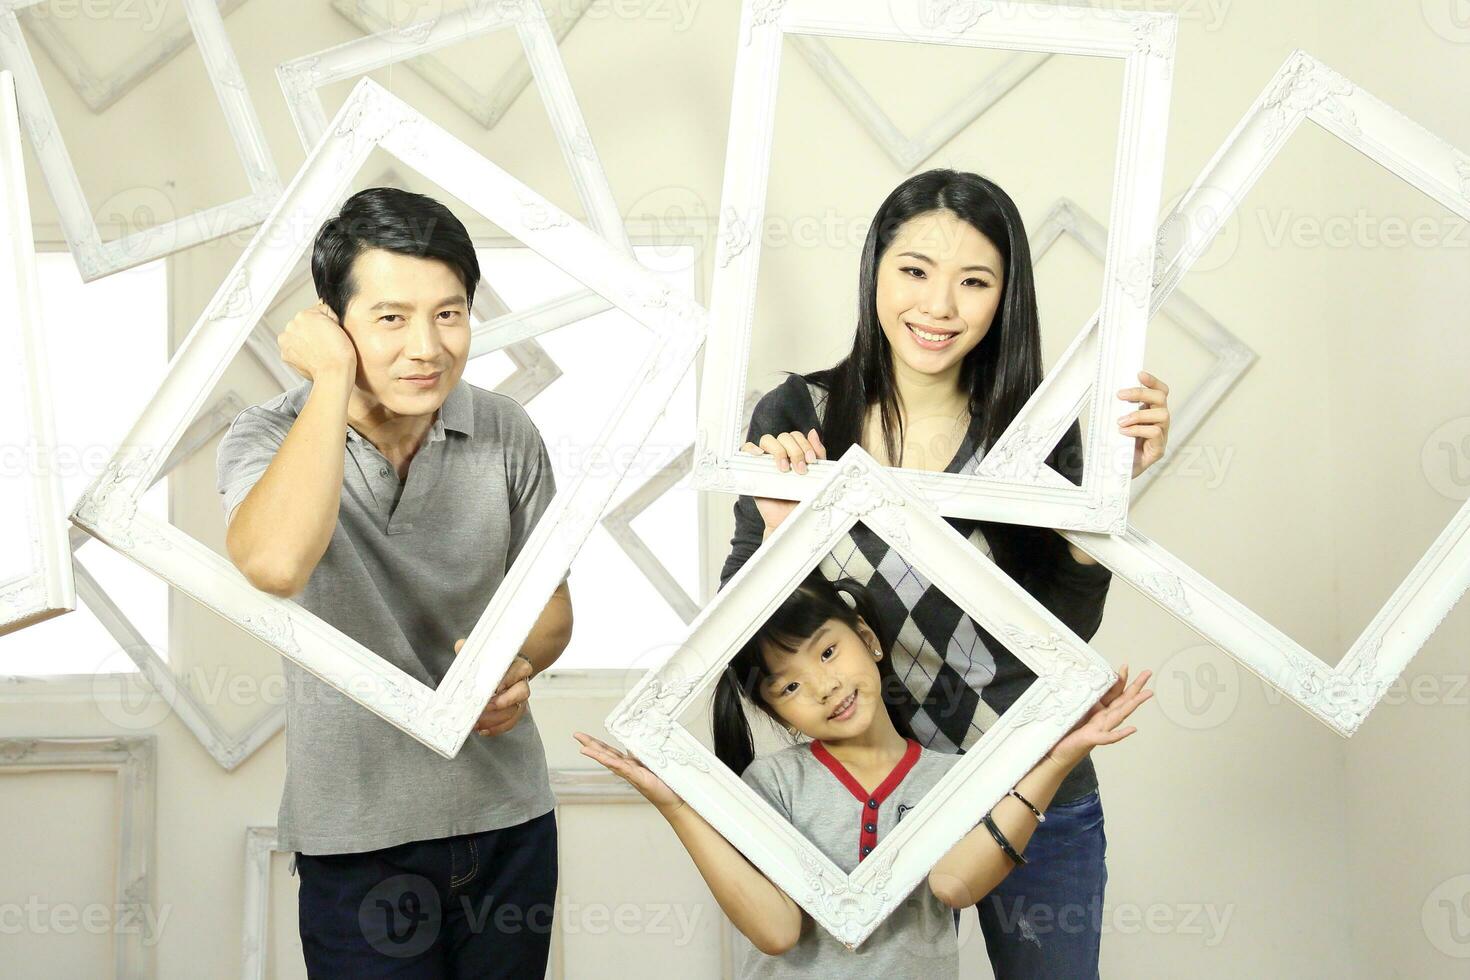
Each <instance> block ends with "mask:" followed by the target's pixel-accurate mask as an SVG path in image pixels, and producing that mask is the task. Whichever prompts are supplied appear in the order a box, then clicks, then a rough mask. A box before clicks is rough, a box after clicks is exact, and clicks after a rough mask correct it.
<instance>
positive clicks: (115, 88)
mask: <svg viewBox="0 0 1470 980" xmlns="http://www.w3.org/2000/svg"><path fill="white" fill-rule="evenodd" d="M244 2H245V0H217V3H216V5H217V6H218V7H219V13H220V16H221V17H225V16H227V15H228V14H230V13H231V12H232V11H233V10H234V9H235V8H236V7H238V6H240V4H242V3H244ZM122 9H125V5H123V4H119V5H118V10H119V11H121V10H122ZM21 23H23V24H24V25H25V28H26V32H27V33H29V34H30V35H31V37H32V38H34V39H35V42H36V46H37V47H39V48H40V49H41V50H42V51H45V52H46V55H47V57H49V58H50V59H51V62H52V64H54V65H55V66H56V69H57V70H58V71H60V72H61V73H62V74H63V75H65V76H66V80H67V81H69V82H71V85H72V88H74V89H76V91H77V95H78V96H79V97H80V98H81V100H82V101H83V102H85V103H86V104H87V108H88V109H91V110H92V111H93V112H96V113H101V112H106V111H107V110H108V109H109V108H111V107H112V104H113V103H114V102H116V101H117V100H118V99H120V98H122V97H123V96H124V95H127V94H128V93H129V92H130V91H132V90H133V88H134V87H135V86H136V85H138V83H140V82H142V81H143V80H144V79H145V78H147V77H148V76H149V75H151V74H153V73H154V72H155V71H157V70H158V69H160V68H162V67H163V66H164V65H166V64H168V63H169V61H171V60H172V59H173V57H174V56H175V55H177V54H178V53H179V52H180V51H183V50H184V49H185V48H187V47H188V46H189V45H191V44H193V43H194V34H193V32H192V31H190V30H189V23H188V21H186V20H185V21H175V22H174V23H172V24H170V25H168V26H167V27H165V28H163V29H162V30H157V31H154V32H152V33H151V34H148V43H147V44H145V45H144V46H143V47H141V48H139V49H138V50H137V51H134V52H133V53H131V54H129V55H128V56H127V58H126V59H125V60H124V61H123V63H122V64H121V65H120V66H119V67H117V68H114V69H113V70H112V71H110V72H108V73H107V74H105V75H103V74H100V73H99V72H97V71H96V70H94V69H93V68H92V67H91V66H90V65H88V64H87V62H86V60H85V59H84V58H83V57H82V55H81V53H80V52H79V51H77V49H76V47H75V46H74V45H73V44H72V43H71V41H70V40H69V39H68V38H67V36H66V33H65V32H63V31H62V30H61V29H60V28H58V27H57V26H56V25H55V24H53V23H52V20H51V18H50V17H49V16H46V12H45V11H43V10H41V9H39V0H38V3H37V4H35V5H32V6H31V7H29V8H27V9H26V10H24V11H23V12H22V13H21Z"/></svg>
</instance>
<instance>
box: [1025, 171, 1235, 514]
mask: <svg viewBox="0 0 1470 980" xmlns="http://www.w3.org/2000/svg"><path fill="white" fill-rule="evenodd" d="M1063 235H1068V236H1070V237H1072V238H1074V239H1075V240H1076V241H1077V243H1078V244H1079V245H1081V246H1082V248H1083V249H1084V250H1085V251H1087V252H1088V254H1090V255H1092V256H1094V257H1096V258H1098V259H1101V258H1102V257H1103V256H1104V255H1105V254H1106V250H1107V239H1108V231H1107V229H1106V228H1104V227H1103V225H1102V222H1100V221H1098V220H1097V219H1096V218H1094V217H1092V216H1091V215H1090V214H1088V213H1087V212H1086V211H1084V210H1083V209H1082V208H1081V207H1080V206H1078V205H1077V204H1076V203H1075V202H1073V201H1072V200H1070V199H1068V198H1065V197H1064V198H1060V199H1059V200H1058V201H1057V202H1056V204H1054V205H1052V209H1051V210H1050V211H1048V212H1047V214H1046V217H1045V218H1043V219H1042V220H1041V223H1040V224H1038V225H1037V226H1036V228H1035V229H1034V230H1033V231H1032V232H1031V261H1032V262H1034V263H1036V264H1037V265H1040V263H1041V260H1042V258H1043V257H1044V256H1045V255H1046V253H1047V252H1048V251H1050V250H1051V247H1052V246H1053V245H1055V244H1056V243H1057V240H1058V239H1060V238H1061V237H1062V236H1063ZM1159 311H1160V313H1162V314H1163V315H1165V316H1167V317H1169V318H1170V319H1171V320H1173V321H1174V322H1175V323H1177V324H1178V325H1179V327H1180V328H1181V329H1182V330H1183V331H1184V332H1185V333H1186V334H1187V335H1188V336H1189V338H1190V339H1191V340H1193V341H1194V342H1195V343H1197V344H1198V345H1199V346H1200V347H1203V348H1204V349H1205V350H1206V351H1207V352H1208V353H1209V355H1210V357H1211V363H1210V367H1209V369H1208V372H1207V374H1206V376H1205V379H1204V380H1203V381H1202V382H1201V383H1200V384H1199V386H1198V387H1196V388H1195V389H1194V390H1193V391H1191V392H1190V393H1189V396H1188V397H1187V398H1185V399H1183V400H1180V401H1179V402H1178V404H1176V405H1173V406H1171V407H1170V409H1169V443H1170V445H1171V446H1173V447H1174V448H1175V450H1176V451H1177V449H1178V448H1179V447H1180V446H1183V445H1185V444H1186V443H1188V442H1189V440H1190V438H1191V437H1192V436H1193V435H1194V433H1195V430H1197V429H1198V428H1199V427H1200V426H1201V425H1203V424H1204V421H1205V419H1207V418H1209V415H1210V413H1211V412H1212V411H1214V410H1215V406H1216V405H1218V404H1220V402H1222V401H1224V399H1225V396H1226V395H1228V394H1229V393H1230V389H1232V388H1234V387H1235V383H1236V382H1237V381H1239V380H1240V379H1241V377H1243V376H1244V375H1245V373H1246V372H1247V371H1249V370H1250V367H1251V365H1252V364H1254V363H1255V362H1256V356H1257V355H1256V352H1255V351H1254V350H1253V349H1252V348H1251V346H1250V345H1249V344H1247V343H1246V342H1245V341H1243V340H1241V339H1240V338H1239V337H1237V336H1236V335H1235V334H1233V333H1231V332H1230V330H1229V329H1227V328H1226V326H1225V325H1224V324H1223V323H1221V322H1220V321H1219V320H1217V319H1215V318H1214V317H1213V316H1211V315H1210V314H1209V313H1208V312H1206V311H1205V309H1204V308H1203V307H1201V306H1200V305H1199V304H1198V303H1196V302H1195V301H1194V300H1192V299H1190V298H1189V297H1188V296H1186V295H1185V294H1184V293H1181V292H1175V293H1174V294H1173V295H1171V296H1170V297H1169V298H1168V299H1166V300H1164V301H1163V302H1162V303H1160V305H1159ZM1083 334H1084V335H1085V336H1086V337H1087V340H1085V341H1084V343H1088V344H1092V345H1094V346H1095V345H1096V337H1097V320H1096V318H1094V319H1093V320H1091V321H1089V322H1088V324H1087V326H1086V327H1085V328H1084V330H1083ZM1092 356H1095V355H1088V354H1079V355H1074V357H1075V359H1076V360H1078V361H1082V362H1086V361H1088V360H1089V359H1090V357H1092ZM1162 473H1163V467H1160V466H1155V467H1150V468H1149V469H1148V470H1146V471H1145V472H1144V474H1143V475H1142V476H1137V477H1134V478H1133V482H1132V486H1131V488H1130V492H1131V494H1132V497H1133V500H1134V501H1137V500H1138V498H1139V497H1141V496H1143V494H1144V492H1145V491H1147V490H1148V488H1149V487H1151V486H1153V484H1154V481H1155V480H1157V479H1158V478H1159V476H1160V475H1161V474H1162Z"/></svg>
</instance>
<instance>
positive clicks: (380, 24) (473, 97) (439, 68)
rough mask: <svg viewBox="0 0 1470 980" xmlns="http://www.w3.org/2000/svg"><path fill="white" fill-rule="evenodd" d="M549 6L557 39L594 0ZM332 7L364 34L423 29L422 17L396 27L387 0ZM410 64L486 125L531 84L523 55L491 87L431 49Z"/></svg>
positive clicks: (407, 34)
mask: <svg viewBox="0 0 1470 980" xmlns="http://www.w3.org/2000/svg"><path fill="white" fill-rule="evenodd" d="M488 6H490V4H488V3H486V2H485V0H472V2H471V4H470V7H471V9H474V8H477V7H478V8H481V9H482V10H483V8H485V7H488ZM551 6H552V12H551V13H550V14H548V15H547V21H548V22H549V23H550V25H551V31H552V37H553V38H554V39H555V41H556V43H558V44H560V43H561V41H562V39H563V38H565V37H566V36H567V33H568V32H569V31H571V29H572V28H573V27H575V26H576V25H577V22H578V21H579V20H581V19H582V15H583V14H585V13H586V12H587V8H588V7H590V6H592V0H551ZM332 9H333V10H335V11H337V13H339V14H341V15H342V16H343V17H344V18H345V19H346V20H347V21H348V22H349V23H351V24H352V25H353V26H355V27H357V28H358V29H359V30H360V31H362V32H363V33H364V34H386V33H389V32H394V33H396V34H398V35H399V36H402V37H404V38H405V39H406V40H409V41H411V40H412V38H413V37H414V35H415V34H418V33H421V32H422V31H424V30H425V29H426V28H425V27H424V26H423V23H422V22H420V23H418V24H403V25H398V26H396V27H395V26H394V24H393V23H392V22H391V21H390V20H389V17H388V10H389V9H391V0H332ZM434 19H437V18H434ZM408 67H409V69H410V70H412V71H413V72H414V73H415V74H417V75H418V76H419V77H420V78H422V79H423V80H424V81H426V82H428V83H429V84H430V85H432V86H433V87H434V88H435V89H437V90H438V91H439V92H440V94H442V95H443V96H444V97H445V98H446V99H448V100H449V101H450V102H452V103H454V104H455V105H456V106H458V107H459V108H460V110H461V111H463V112H464V113H465V114H466V115H468V116H469V117H470V118H472V119H474V120H475V121H476V122H478V123H479V124H480V125H481V126H484V127H485V128H486V129H491V128H493V127H494V126H495V124H496V123H498V122H500V119H501V117H502V116H504V115H505V114H506V112H508V111H509V110H510V107H511V105H512V104H513V103H514V102H515V100H516V99H517V98H519V97H520V95H521V93H522V92H524V91H525V90H526V86H527V85H529V84H530V83H531V65H530V63H529V62H528V61H527V59H526V58H525V57H524V56H521V57H518V58H516V59H515V60H514V61H513V62H512V63H511V64H510V65H509V66H508V67H507V68H506V69H505V71H504V72H503V73H502V74H501V75H500V77H499V78H497V79H496V80H495V83H494V85H493V86H492V87H491V88H490V90H489V91H480V90H478V89H476V88H475V86H474V84H473V83H471V82H470V81H469V80H468V79H466V78H464V77H463V76H462V75H460V74H459V73H458V72H456V71H455V70H454V69H453V68H452V67H450V66H449V64H448V63H446V62H445V61H444V60H443V59H441V58H440V57H439V56H438V55H437V54H434V53H425V54H420V55H417V56H415V57H414V58H413V59H412V60H411V61H409V62H408Z"/></svg>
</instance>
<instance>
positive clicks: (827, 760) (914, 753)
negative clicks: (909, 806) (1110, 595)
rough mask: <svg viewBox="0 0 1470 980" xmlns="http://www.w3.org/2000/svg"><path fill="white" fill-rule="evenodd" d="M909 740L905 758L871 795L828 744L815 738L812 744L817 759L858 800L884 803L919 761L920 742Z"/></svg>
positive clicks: (813, 753) (904, 754)
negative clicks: (830, 749)
mask: <svg viewBox="0 0 1470 980" xmlns="http://www.w3.org/2000/svg"><path fill="white" fill-rule="evenodd" d="M907 742H908V748H906V749H905V750H904V753H903V758H902V759H900V760H898V764H897V765H895V766H894V767H893V771H892V772H890V773H889V774H888V775H887V776H886V777H884V779H883V782H881V783H879V784H878V788H877V789H875V790H873V794H872V796H871V797H870V796H869V795H868V791H867V790H865V789H863V784H862V783H860V782H858V781H857V779H856V778H854V776H853V774H852V773H850V772H848V771H847V767H846V766H844V765H843V764H842V763H841V762H838V761H837V757H836V756H834V755H833V754H832V753H831V752H829V751H827V746H825V745H823V744H822V743H821V742H819V741H817V740H815V739H813V740H812V743H811V746H812V755H814V756H816V758H817V761H818V762H820V763H821V764H822V765H824V766H826V767H827V768H828V769H829V770H830V771H831V773H832V775H834V776H836V777H837V779H838V781H839V782H841V783H842V785H844V786H846V787H847V791H848V792H849V793H851V794H852V795H853V796H855V797H857V799H858V802H860V803H864V804H866V803H867V802H868V800H869V799H873V800H876V801H877V802H878V803H882V802H883V801H884V800H885V799H887V798H888V794H889V793H892V792H893V790H894V788H895V787H896V786H898V784H899V783H901V782H903V778H904V777H905V776H907V775H908V774H909V770H910V769H912V768H914V763H916V762H918V761H919V743H918V742H916V741H914V740H913V739H907Z"/></svg>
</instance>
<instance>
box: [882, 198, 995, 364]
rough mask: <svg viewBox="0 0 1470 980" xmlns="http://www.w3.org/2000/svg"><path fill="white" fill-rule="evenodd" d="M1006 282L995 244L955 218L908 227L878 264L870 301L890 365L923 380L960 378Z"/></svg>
mask: <svg viewBox="0 0 1470 980" xmlns="http://www.w3.org/2000/svg"><path fill="white" fill-rule="evenodd" d="M1005 274H1006V270H1005V260H1004V259H1003V258H1002V257H1001V254H1000V250H999V249H998V248H996V247H995V243H994V242H992V241H991V240H990V239H989V238H987V237H985V235H983V234H981V233H980V232H979V231H978V230H976V228H975V227H974V226H973V225H971V224H970V223H969V222H966V221H964V220H962V219H960V218H959V217H958V216H957V215H955V213H954V212H952V211H942V210H941V211H926V212H924V213H923V214H916V215H914V216H913V217H912V218H910V219H909V220H908V221H905V222H904V223H903V224H902V225H901V226H900V227H899V229H898V231H897V233H896V234H895V235H894V236H893V240H892V241H891V242H890V243H889V245H888V250H887V251H886V252H884V253H883V256H882V258H881V259H879V261H878V282H877V296H876V297H875V302H876V305H877V308H878V322H879V323H880V324H882V326H883V335H884V336H885V337H887V338H888V343H889V346H890V347H891V348H892V349H893V353H894V356H895V358H897V359H899V360H901V361H902V362H903V364H904V365H906V366H907V367H908V368H909V369H911V370H913V371H916V372H918V373H920V374H943V373H944V372H946V371H949V370H957V369H958V367H959V364H960V362H961V361H963V360H964V358H965V355H966V354H968V353H970V351H972V350H974V349H975V345H976V344H978V343H980V341H981V339H982V338H983V337H984V336H985V334H986V333H987V332H988V331H989V330H990V324H991V322H992V321H993V320H994V319H995V311H996V310H997V309H999V308H1000V299H1001V292H1002V287H1003V286H1004V284H1005ZM898 367H899V365H898V364H895V365H894V368H895V369H897V368H898Z"/></svg>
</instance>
